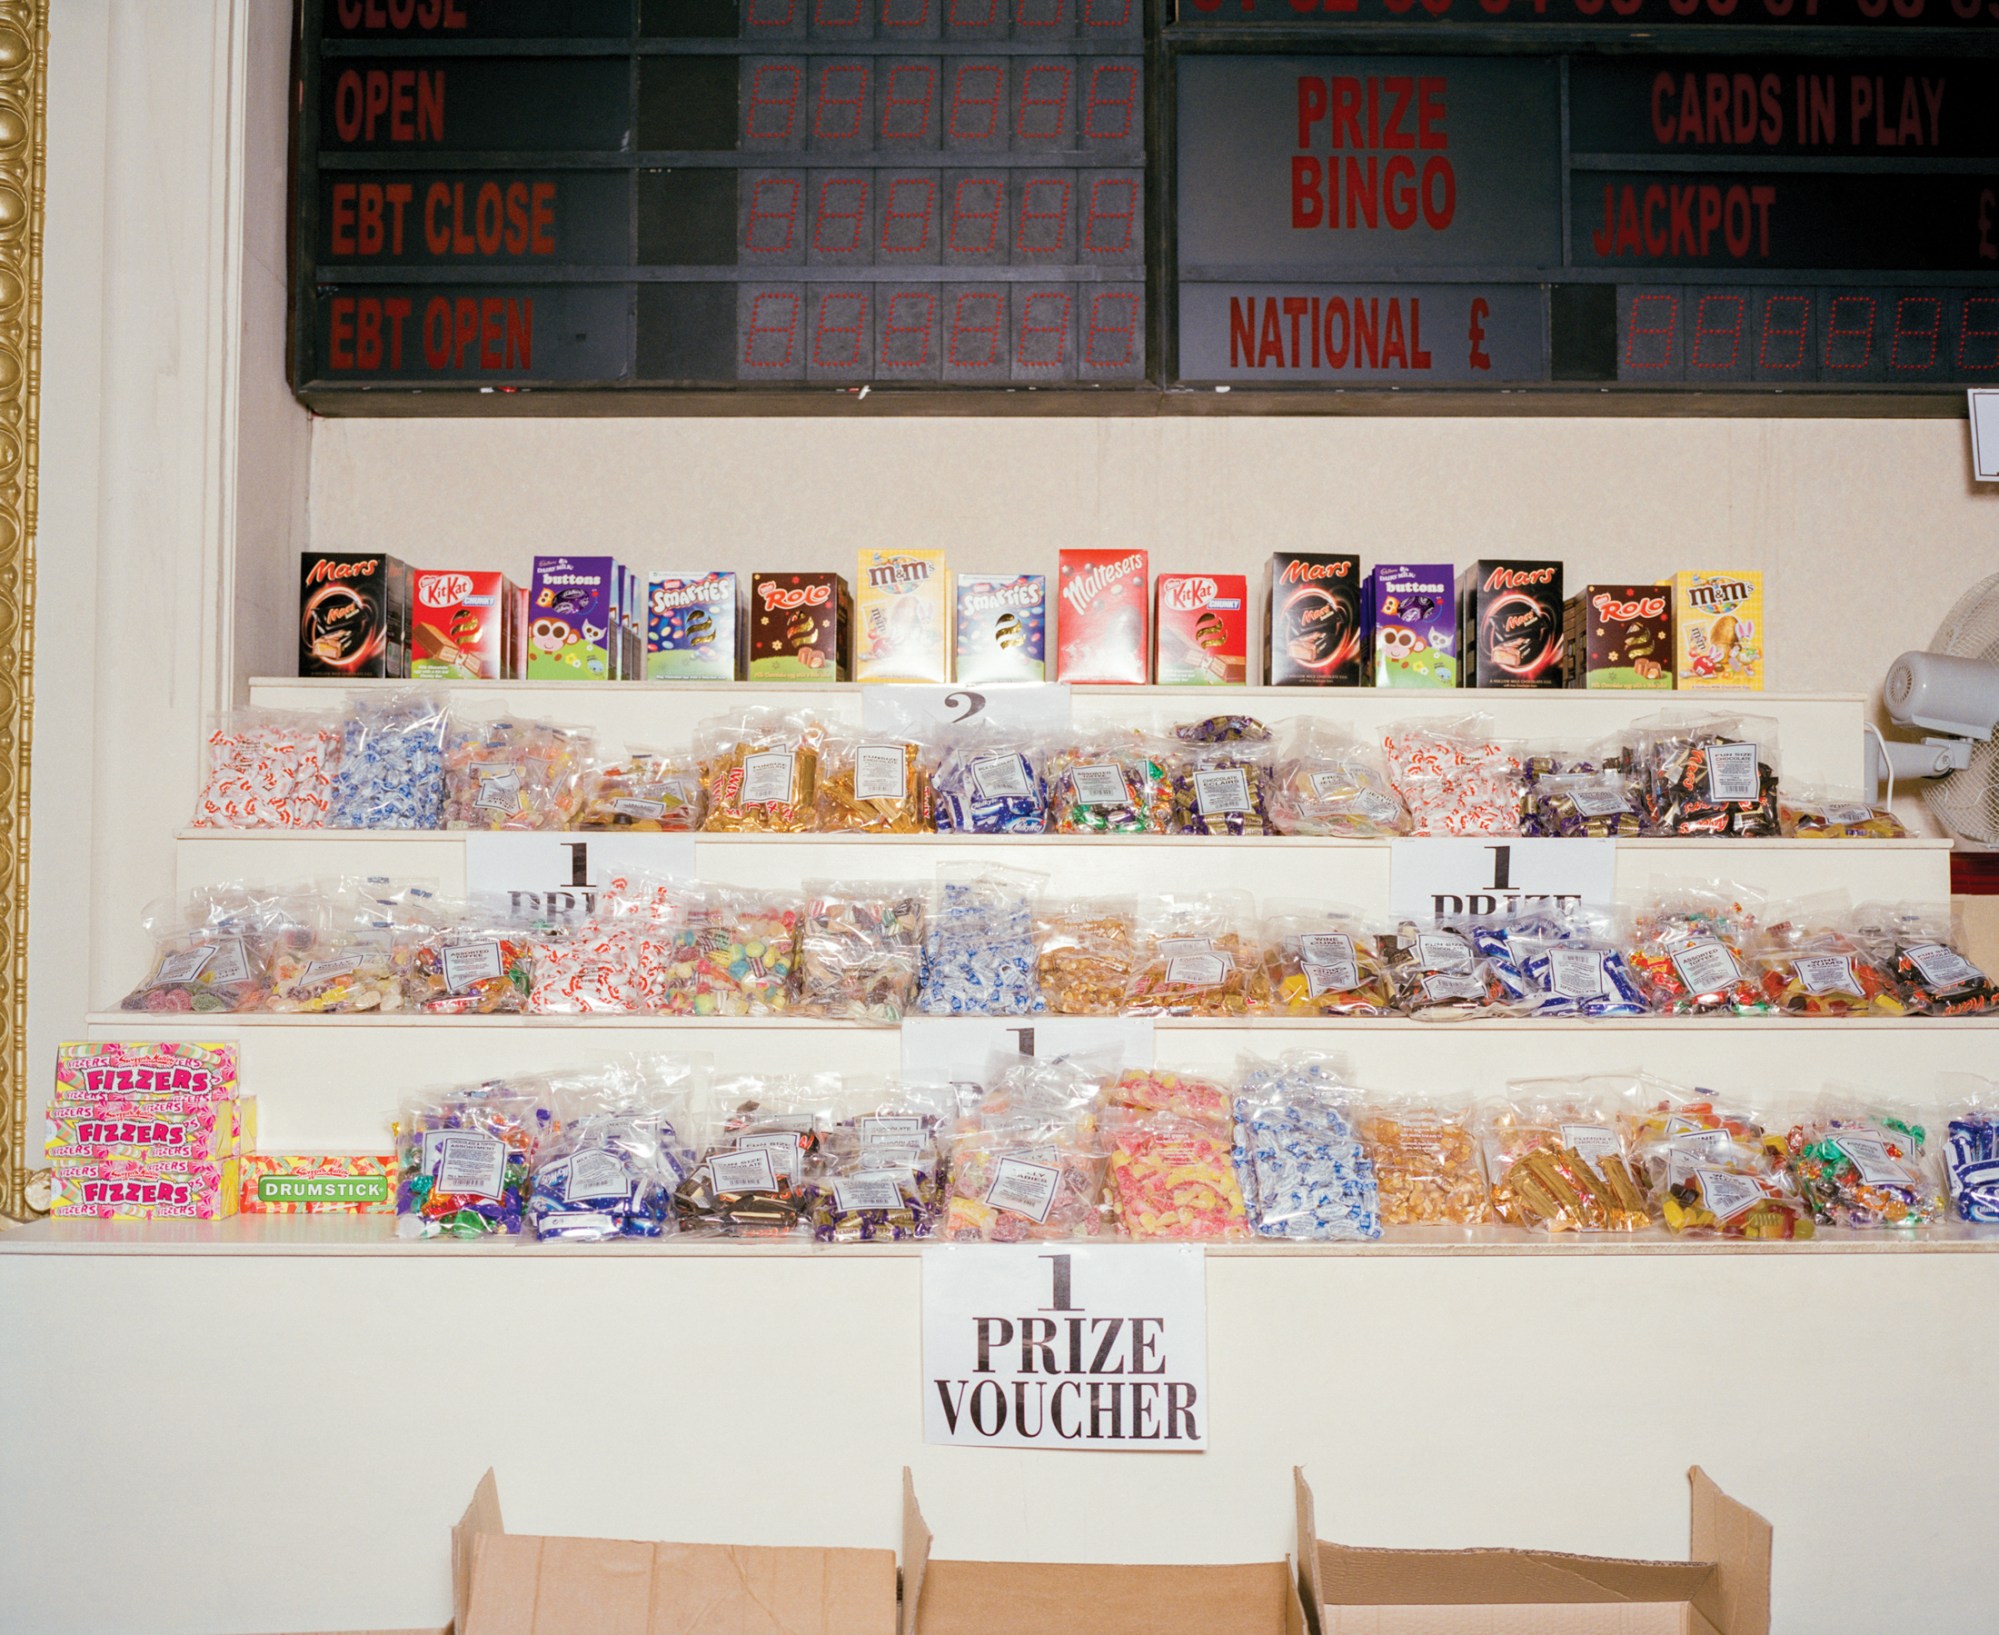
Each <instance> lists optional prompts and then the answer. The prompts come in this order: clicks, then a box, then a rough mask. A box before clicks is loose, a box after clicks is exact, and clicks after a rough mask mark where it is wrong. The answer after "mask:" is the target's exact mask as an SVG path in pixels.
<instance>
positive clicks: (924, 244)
mask: <svg viewBox="0 0 1999 1635" xmlns="http://www.w3.org/2000/svg"><path fill="white" fill-rule="evenodd" d="M936 214H937V183H936V182H935V181H934V180H932V179H931V178H930V177H928V176H896V177H893V178H891V179H890V181H889V183H888V190H887V192H885V193H884V194H883V195H882V230H881V243H880V245H879V246H878V249H879V251H880V253H881V254H883V255H885V256H890V255H901V256H908V257H909V258H910V260H911V261H912V262H914V261H928V260H934V259H935V256H934V255H933V254H932V247H931V243H930V223H931V221H932V219H933V218H934V217H935V216H936Z"/></svg>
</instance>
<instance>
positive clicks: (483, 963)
mask: <svg viewBox="0 0 1999 1635" xmlns="http://www.w3.org/2000/svg"><path fill="white" fill-rule="evenodd" d="M500 974H501V965H500V945H499V944H498V943H497V942H462V943H458V944H455V945H454V946H452V947H448V948H446V949H445V950H444V985H445V987H447V988H449V989H450V990H451V991H452V992H453V993H463V992H465V990H466V989H468V988H470V987H471V986H472V984H473V983H475V982H492V981H494V980H496V979H497V978H498V977H499V976H500Z"/></svg>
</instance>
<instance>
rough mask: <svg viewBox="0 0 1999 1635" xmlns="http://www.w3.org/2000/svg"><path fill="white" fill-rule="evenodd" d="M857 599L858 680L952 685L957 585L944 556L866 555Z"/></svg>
mask: <svg viewBox="0 0 1999 1635" xmlns="http://www.w3.org/2000/svg"><path fill="white" fill-rule="evenodd" d="M854 598H855V600H854V678H855V680H857V681H903V682H943V681H949V680H950V679H951V579H950V575H949V574H947V573H946V572H945V571H944V553H943V552H942V551H879V550H869V551H862V552H861V553H860V559H859V561H858V562H857V563H856V565H855V576H854Z"/></svg>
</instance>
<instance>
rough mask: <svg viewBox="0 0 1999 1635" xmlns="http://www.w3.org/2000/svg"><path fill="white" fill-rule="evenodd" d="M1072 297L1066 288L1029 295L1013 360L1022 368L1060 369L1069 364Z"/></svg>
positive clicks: (1016, 339) (1015, 341) (1034, 292)
mask: <svg viewBox="0 0 1999 1635" xmlns="http://www.w3.org/2000/svg"><path fill="white" fill-rule="evenodd" d="M1072 301H1073V298H1072V297H1071V295H1070V293H1069V291H1068V290H1066V289H1052V290H1051V289H1038V290H1030V291H1028V292H1027V294H1026V297H1025V299H1024V300H1023V301H1022V303H1021V310H1020V323H1019V325H1018V326H1017V329H1016V333H1015V335H1014V350H1013V361H1014V362H1015V364H1016V365H1018V366H1019V367H1020V368H1022V369H1047V370H1051V371H1052V370H1057V369H1060V368H1062V367H1063V366H1064V365H1065V364H1067V362H1068V361H1069V320H1070V314H1071V308H1072Z"/></svg>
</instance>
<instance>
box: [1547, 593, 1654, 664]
mask: <svg viewBox="0 0 1999 1635" xmlns="http://www.w3.org/2000/svg"><path fill="white" fill-rule="evenodd" d="M1562 644H1563V648H1564V651H1563V654H1562V671H1563V675H1564V677H1565V679H1566V682H1567V685H1569V686H1571V687H1624V688H1669V687H1671V686H1672V685H1673V587H1672V586H1671V585H1587V586H1585V587H1584V588H1583V589H1581V590H1579V591H1577V592H1576V594H1575V595H1573V596H1571V597H1570V598H1569V599H1568V601H1567V603H1566V604H1564V607H1563V610H1562Z"/></svg>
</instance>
